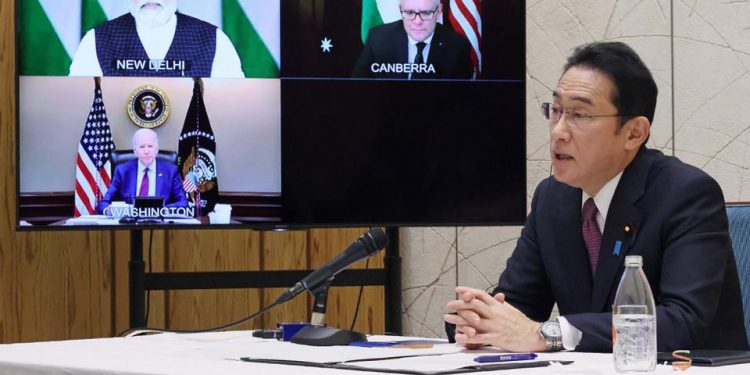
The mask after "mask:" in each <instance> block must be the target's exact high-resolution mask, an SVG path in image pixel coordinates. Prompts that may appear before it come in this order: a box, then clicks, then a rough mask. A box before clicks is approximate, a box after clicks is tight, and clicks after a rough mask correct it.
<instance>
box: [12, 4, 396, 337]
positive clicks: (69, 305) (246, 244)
mask: <svg viewBox="0 0 750 375" xmlns="http://www.w3.org/2000/svg"><path fill="white" fill-rule="evenodd" d="M0 29H2V34H0V49H1V50H2V53H0V343H12V342H28V341H41V340H62V339H73V338H90V337H108V336H113V335H116V334H118V333H120V332H122V331H124V330H125V329H127V327H128V305H129V303H128V261H129V259H130V233H129V232H127V231H76V232H16V230H15V225H16V224H15V223H16V175H15V172H16V162H17V161H16V153H15V138H16V128H15V120H16V113H15V103H16V96H15V95H16V87H15V82H16V77H15V74H16V73H15V69H16V67H15V58H16V51H15V45H14V43H15V1H14V0H0ZM61 95H64V93H61ZM72 165H73V164H72V161H71V166H72ZM71 189H72V188H71ZM362 232H363V230H362V229H325V230H313V231H293V232H254V231H250V230H210V231H194V230H193V231H191V230H179V231H154V232H153V240H152V242H153V244H152V246H151V251H152V252H153V254H152V257H151V262H152V263H153V264H152V270H153V271H194V270H200V271H222V270H261V269H268V270H278V269H306V268H307V269H314V268H315V267H317V266H319V265H320V264H322V263H323V262H325V261H327V260H328V259H330V258H331V257H333V256H335V255H336V254H338V253H339V252H340V251H341V250H343V249H344V248H345V247H346V246H348V245H349V243H351V241H352V240H354V239H355V238H356V237H358V236H359V235H361V234H362ZM143 233H144V244H145V245H146V246H145V247H146V249H144V257H145V259H146V260H148V245H149V240H148V231H144V232H143ZM363 264H364V262H360V263H359V264H357V267H362V266H363ZM381 266H382V255H380V256H378V257H377V258H374V261H372V262H371V264H370V267H381ZM147 267H148V265H147ZM281 291H283V289H268V290H260V289H252V290H251V289H237V290H199V291H192V290H185V291H171V292H160V291H155V292H151V298H150V314H149V325H150V326H154V327H168V328H204V327H208V326H213V325H218V324H222V323H227V322H229V321H232V320H235V319H237V318H241V317H244V316H246V315H248V314H250V313H253V312H255V311H257V310H259V309H260V308H261V307H262V306H264V305H265V304H267V303H270V301H271V300H275V298H276V297H277V296H278V293H280V292H281ZM357 291H358V288H353V287H346V288H343V287H337V288H332V289H331V295H330V297H329V312H328V317H329V319H328V323H329V324H330V325H332V326H335V327H340V328H348V326H349V324H350V323H351V318H352V315H353V313H354V303H355V302H356V294H357ZM362 300H363V302H362V309H361V310H360V314H361V315H360V318H359V320H358V323H357V326H356V327H355V328H356V329H357V330H360V331H362V332H368V333H382V331H383V288H382V287H367V288H365V295H364V296H363V299H362ZM311 302H312V301H311V300H310V298H309V297H303V296H299V297H297V298H296V299H295V300H293V301H291V302H289V303H287V304H286V305H284V306H282V307H279V308H276V309H274V310H272V311H270V312H269V314H268V315H267V316H265V317H264V318H262V319H259V320H256V321H253V322H249V323H247V324H245V325H242V326H239V327H235V329H238V328H251V327H260V326H266V327H270V326H273V325H274V324H275V323H276V322H277V321H306V320H308V319H309V308H310V304H311Z"/></svg>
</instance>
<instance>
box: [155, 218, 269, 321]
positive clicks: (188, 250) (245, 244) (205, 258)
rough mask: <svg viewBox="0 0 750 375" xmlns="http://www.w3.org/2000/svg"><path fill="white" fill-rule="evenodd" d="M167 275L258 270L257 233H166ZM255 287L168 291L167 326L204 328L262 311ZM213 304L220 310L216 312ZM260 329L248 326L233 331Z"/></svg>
mask: <svg viewBox="0 0 750 375" xmlns="http://www.w3.org/2000/svg"><path fill="white" fill-rule="evenodd" d="M167 238H168V247H167V248H168V249H169V250H168V251H167V264H168V267H169V270H170V271H175V272H188V271H242V270H260V235H259V232H254V231H251V230H210V231H192V230H190V231H182V230H179V231H178V230H175V231H169V232H168V235H167ZM261 300H262V294H261V291H260V290H258V289H231V290H200V291H173V292H169V293H167V307H166V310H167V325H168V326H169V327H171V328H175V329H193V328H208V327H213V326H217V325H221V324H223V323H227V322H231V321H234V320H237V319H240V318H242V317H244V316H247V315H249V314H251V313H253V312H255V311H258V310H259V309H260V308H261ZM217 306H220V307H221V308H218V309H217ZM257 326H260V325H259V324H258V323H257V322H247V323H243V324H242V325H239V326H237V327H235V328H234V329H241V328H245V329H249V328H254V327H257Z"/></svg>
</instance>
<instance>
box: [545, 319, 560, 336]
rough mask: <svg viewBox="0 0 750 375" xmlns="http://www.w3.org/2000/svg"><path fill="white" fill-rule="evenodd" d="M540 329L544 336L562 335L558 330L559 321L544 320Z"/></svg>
mask: <svg viewBox="0 0 750 375" xmlns="http://www.w3.org/2000/svg"><path fill="white" fill-rule="evenodd" d="M541 331H542V335H544V337H549V338H559V337H561V336H562V332H561V331H560V323H558V322H554V321H550V322H544V323H543V324H542V328H541Z"/></svg>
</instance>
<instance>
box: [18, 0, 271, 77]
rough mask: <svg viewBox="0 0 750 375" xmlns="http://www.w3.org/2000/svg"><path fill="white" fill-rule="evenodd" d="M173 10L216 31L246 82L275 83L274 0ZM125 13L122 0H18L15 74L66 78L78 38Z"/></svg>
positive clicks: (219, 1) (207, 1)
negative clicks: (238, 63) (17, 65)
mask: <svg viewBox="0 0 750 375" xmlns="http://www.w3.org/2000/svg"><path fill="white" fill-rule="evenodd" d="M178 5H179V8H178V10H179V11H180V12H182V13H184V14H187V15H190V16H193V17H196V18H200V19H202V20H204V21H206V22H209V23H211V24H213V25H216V26H217V27H219V28H221V29H222V30H223V31H224V33H226V34H227V36H228V37H229V39H230V40H231V41H232V44H234V47H235V49H236V50H237V53H238V54H239V56H240V60H241V61H242V68H243V70H244V72H245V76H246V77H253V78H277V77H279V66H280V55H281V53H280V50H281V47H280V40H279V36H280V26H279V23H280V9H279V7H280V0H203V1H195V0H183V1H181V2H180V3H179V4H178ZM127 12H128V1H125V0H71V1H60V0H21V2H20V7H19V14H20V25H19V26H20V30H21V33H20V36H19V40H20V48H19V50H20V51H19V53H20V59H21V64H20V73H21V74H22V75H61V76H64V75H68V72H69V67H70V63H71V62H72V60H73V56H74V55H75V51H76V48H78V43H79V42H80V40H81V37H82V36H83V35H84V34H86V32H87V31H89V30H91V29H92V28H94V27H96V26H99V25H100V24H102V23H104V22H106V21H107V20H111V19H114V18H116V17H119V16H121V15H123V14H125V13H127Z"/></svg>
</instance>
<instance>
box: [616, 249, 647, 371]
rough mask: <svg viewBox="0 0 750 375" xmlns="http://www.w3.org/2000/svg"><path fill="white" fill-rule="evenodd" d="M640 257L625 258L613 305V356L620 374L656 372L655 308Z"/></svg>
mask: <svg viewBox="0 0 750 375" xmlns="http://www.w3.org/2000/svg"><path fill="white" fill-rule="evenodd" d="M642 265H643V258H641V256H640V255H628V256H626V257H625V272H623V274H622V279H620V285H619V286H618V287H617V294H616V295H615V302H614V305H613V306H612V345H613V348H612V354H613V356H614V361H615V370H617V372H630V371H654V368H655V367H656V306H655V304H654V296H653V294H652V293H651V287H650V286H649V285H648V280H647V279H646V274H644V273H643V269H642V268H641V266H642Z"/></svg>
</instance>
